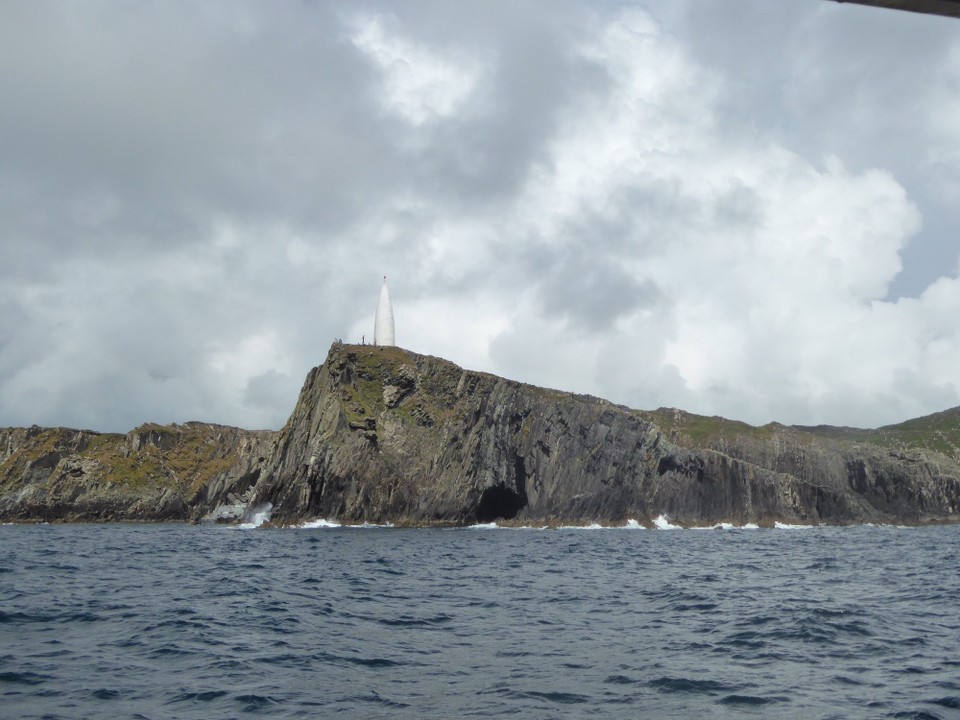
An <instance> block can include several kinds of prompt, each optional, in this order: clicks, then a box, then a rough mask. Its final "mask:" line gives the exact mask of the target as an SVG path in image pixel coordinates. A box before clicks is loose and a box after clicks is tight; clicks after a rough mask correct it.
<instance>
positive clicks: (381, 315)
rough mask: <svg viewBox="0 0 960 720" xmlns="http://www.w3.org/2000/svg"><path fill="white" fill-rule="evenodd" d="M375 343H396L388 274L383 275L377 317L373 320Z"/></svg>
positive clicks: (384, 344)
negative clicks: (388, 288)
mask: <svg viewBox="0 0 960 720" xmlns="http://www.w3.org/2000/svg"><path fill="white" fill-rule="evenodd" d="M373 344H374V345H383V346H392V345H396V340H395V339H394V328H393V305H391V304H390V292H389V291H388V290H387V276H386V275H384V276H383V286H382V287H381V288H380V301H379V302H378V303H377V317H376V319H375V320H374V322H373Z"/></svg>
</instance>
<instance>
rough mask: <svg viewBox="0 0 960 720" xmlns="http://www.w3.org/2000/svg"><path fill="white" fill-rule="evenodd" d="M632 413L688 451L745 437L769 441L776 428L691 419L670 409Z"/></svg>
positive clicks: (736, 422) (707, 419)
mask: <svg viewBox="0 0 960 720" xmlns="http://www.w3.org/2000/svg"><path fill="white" fill-rule="evenodd" d="M633 412H634V413H635V414H636V415H637V416H639V417H640V418H642V419H644V420H647V421H649V422H652V423H654V424H655V425H657V426H658V427H659V428H660V429H661V430H663V431H664V432H665V433H667V434H668V435H669V436H670V438H671V440H673V441H674V442H676V443H677V444H678V445H683V446H685V447H690V448H701V447H707V446H710V445H712V444H716V443H718V442H721V441H726V442H730V441H732V440H734V439H736V438H739V437H744V436H746V437H749V438H753V439H756V440H769V439H770V438H772V437H773V435H774V431H775V429H776V428H777V427H778V426H777V425H774V424H769V425H762V426H760V427H757V426H754V425H748V424H747V423H745V422H739V421H737V420H727V419H725V418H722V417H717V416H713V417H707V416H706V415H694V414H692V413H688V412H683V411H682V410H673V409H671V408H660V409H659V410H652V411H645V410H636V411H633Z"/></svg>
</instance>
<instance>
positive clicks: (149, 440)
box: [0, 422, 276, 522]
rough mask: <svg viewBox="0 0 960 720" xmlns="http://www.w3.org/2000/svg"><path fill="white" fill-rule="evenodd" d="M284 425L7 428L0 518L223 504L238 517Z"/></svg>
mask: <svg viewBox="0 0 960 720" xmlns="http://www.w3.org/2000/svg"><path fill="white" fill-rule="evenodd" d="M275 435H276V433H273V432H269V431H249V430H240V429H238V428H232V427H225V426H222V425H210V424H207V423H195V422H192V423H186V424H184V425H153V424H148V425H143V426H141V427H139V428H137V429H136V430H132V431H131V432H129V433H127V434H126V435H120V434H113V433H97V432H92V431H89V430H70V429H66V428H39V427H36V426H34V427H31V428H8V429H2V430H0V518H2V519H3V520H7V521H9V520H18V521H66V522H70V521H108V520H142V521H165V520H199V519H201V518H202V517H204V516H205V515H207V514H208V513H217V514H215V515H212V516H211V519H219V520H223V521H230V520H235V519H237V518H238V517H239V516H240V515H241V514H242V512H243V511H244V510H245V509H246V502H245V501H246V500H247V499H249V495H250V492H251V490H252V487H253V485H254V483H255V482H256V481H257V479H258V478H259V477H260V470H261V468H262V466H263V465H264V463H265V462H266V459H267V458H268V457H269V456H270V453H271V451H272V443H273V440H274V437H275ZM218 508H219V511H218ZM231 508H232V510H231Z"/></svg>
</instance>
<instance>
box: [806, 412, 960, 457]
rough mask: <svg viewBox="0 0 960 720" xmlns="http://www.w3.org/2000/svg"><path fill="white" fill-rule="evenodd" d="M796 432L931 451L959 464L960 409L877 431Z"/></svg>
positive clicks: (818, 428) (809, 429) (808, 429)
mask: <svg viewBox="0 0 960 720" xmlns="http://www.w3.org/2000/svg"><path fill="white" fill-rule="evenodd" d="M797 429H798V430H802V431H804V432H808V433H811V434H813V435H818V436H820V437H827V438H831V439H833V440H841V441H849V442H858V443H867V444H870V445H877V446H879V447H885V448H890V449H892V450H903V449H921V450H932V451H934V452H938V453H941V454H943V455H946V456H947V457H951V458H953V459H954V460H960V408H952V409H950V410H944V411H943V412H938V413H934V414H932V415H925V416H923V417H919V418H913V419H912V420H907V421H905V422H902V423H897V424H895V425H884V426H883V427H880V428H877V429H875V430H864V429H860V428H849V427H832V426H829V425H817V426H816V427H798V428H797Z"/></svg>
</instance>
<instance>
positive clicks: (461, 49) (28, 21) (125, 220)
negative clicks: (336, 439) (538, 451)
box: [0, 0, 960, 432]
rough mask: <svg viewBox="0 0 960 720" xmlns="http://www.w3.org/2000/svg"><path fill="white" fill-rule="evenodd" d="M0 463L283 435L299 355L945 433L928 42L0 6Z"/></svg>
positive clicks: (780, 5) (241, 10) (555, 18)
mask: <svg viewBox="0 0 960 720" xmlns="http://www.w3.org/2000/svg"><path fill="white" fill-rule="evenodd" d="M0 67H2V68H3V71H2V72H0V98H2V102H0V426H29V425H32V424H38V425H42V426H57V425H60V426H67V427H77V428H89V429H94V430H100V431H120V432H123V431H126V430H129V429H131V428H133V427H135V426H137V425H140V424H141V423H144V422H148V421H149V422H161V423H168V422H185V421H189V420H203V421H207V422H216V423H223V424H228V425H237V426H240V427H246V428H274V429H278V428H280V427H281V426H282V425H283V423H284V422H285V421H286V419H287V417H288V416H289V414H290V412H291V411H292V409H293V406H294V403H295V402H296V399H297V395H298V392H299V390H300V387H301V385H302V383H303V380H304V377H305V375H306V373H307V372H308V371H309V370H310V368H312V367H314V366H316V365H319V364H320V363H322V362H323V360H324V358H325V357H326V354H327V352H328V350H329V348H330V345H331V343H332V342H333V341H334V340H335V339H337V338H340V339H342V340H343V341H344V342H360V341H361V339H363V338H364V337H365V339H366V340H367V341H369V340H370V339H371V336H372V334H373V320H374V312H375V310H376V303H377V297H378V293H379V290H380V285H381V283H382V278H383V276H384V275H387V276H388V277H389V286H390V292H391V296H392V298H393V305H394V312H395V316H396V334H397V343H398V344H399V345H400V346H402V347H405V348H408V349H410V350H413V351H416V352H419V353H424V354H429V355H435V356H440V357H444V358H447V359H449V360H452V361H453V362H456V363H457V364H459V365H462V366H464V367H466V368H470V369H473V370H483V371H487V372H491V373H495V374H497V375H502V376H505V377H509V378H511V379H515V380H520V381H522V382H528V383H533V384H536V385H540V386H546V387H554V388H559V389H563V390H570V391H575V392H581V393H589V394H592V395H596V396H600V397H604V398H607V399H610V400H612V401H614V402H617V403H621V404H625V405H629V406H631V407H636V408H643V409H654V408H657V407H678V408H682V409H684V410H688V411H690V412H696V413H700V414H706V415H722V416H724V417H728V418H733V419H738V420H743V421H746V422H749V423H752V424H763V423H766V422H769V421H779V422H782V423H786V424H808V425H810V424H821V423H826V424H833V425H853V426H858V427H877V426H881V425H884V424H889V423H895V422H900V421H903V420H905V419H908V418H911V417H916V416H920V415H924V414H928V413H932V412H936V411H939V410H943V409H946V408H950V407H954V406H957V405H960V362H958V358H960V242H958V237H957V228H958V227H960V122H958V119H960V21H956V20H953V19H948V18H942V17H933V16H924V15H915V14H911V13H904V12H898V11H889V10H880V9H876V8H869V7H862V6H857V5H850V4H838V3H833V2H826V0H777V2H770V0H650V1H649V2H640V3H632V2H612V1H603V2H597V1H596V0H591V1H587V0H525V2H522V3H517V2H512V1H506V0H502V1H501V0H484V1H483V2H462V3H460V2H458V3H450V2H446V1H445V0H436V1H432V0H417V1H414V0H409V1H401V2H392V1H391V2H377V1H375V0H356V1H354V2H349V3H344V2H324V1H313V2H311V1H296V2H294V1H293V0H277V2H269V3H267V2H260V1H247V0H222V1H221V0H197V1H196V2H189V1H187V0H162V1H161V0H156V1H150V0H145V1H144V2H137V3H130V2H127V1H126V0H70V1H66V0H64V1H61V2H58V1H57V0H51V1H50V2H43V3H37V2H34V1H33V0H7V1H6V2H3V3H0Z"/></svg>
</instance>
